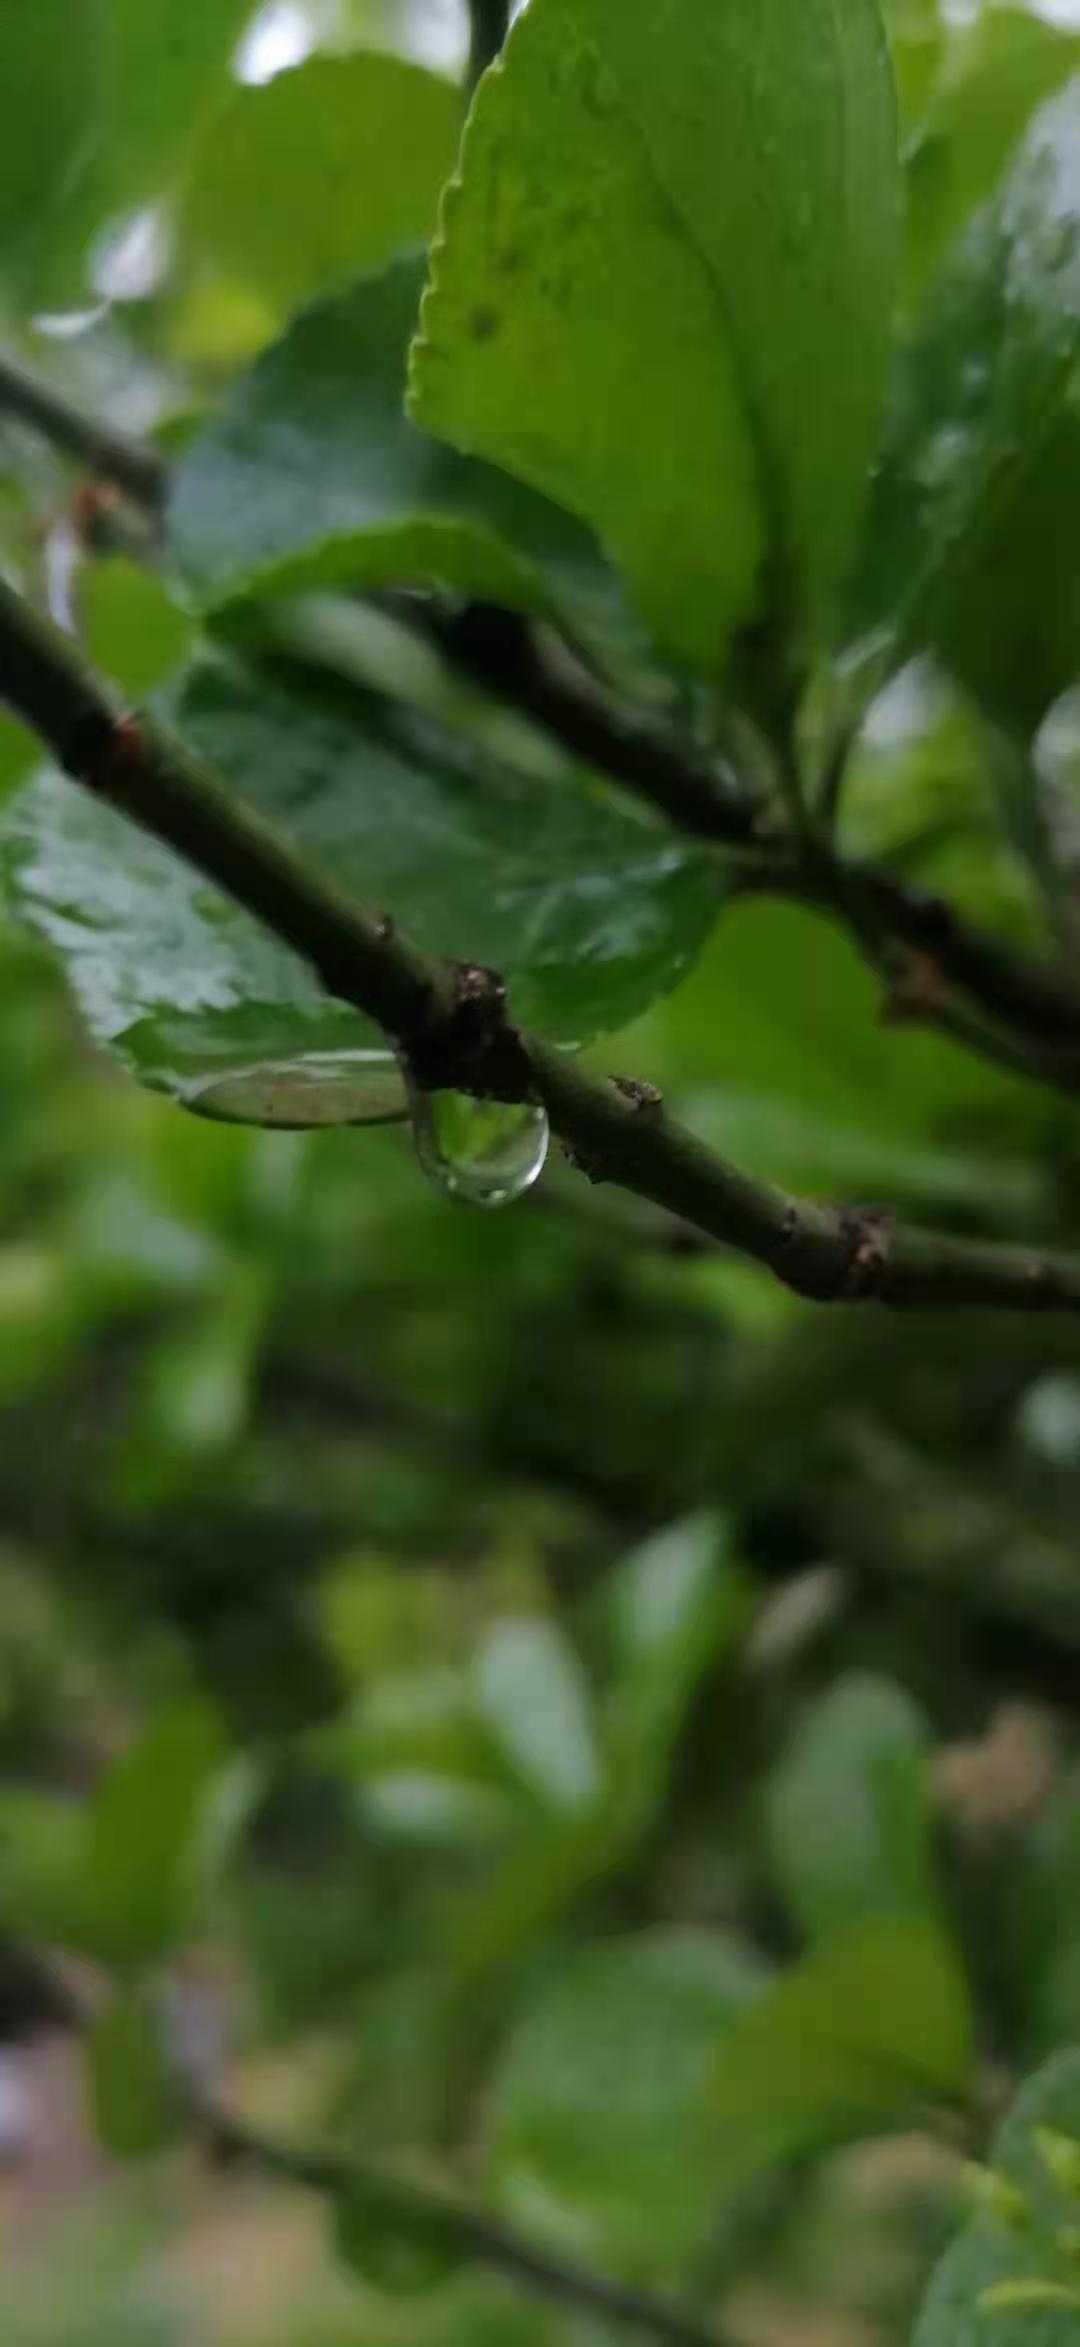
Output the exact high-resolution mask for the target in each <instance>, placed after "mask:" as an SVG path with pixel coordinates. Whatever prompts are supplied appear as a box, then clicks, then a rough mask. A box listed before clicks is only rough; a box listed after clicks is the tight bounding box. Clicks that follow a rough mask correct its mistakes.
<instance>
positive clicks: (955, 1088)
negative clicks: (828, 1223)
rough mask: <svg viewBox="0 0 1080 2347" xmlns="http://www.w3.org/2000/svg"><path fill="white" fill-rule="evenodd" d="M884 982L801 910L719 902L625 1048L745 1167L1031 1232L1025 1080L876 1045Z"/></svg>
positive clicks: (1029, 1110)
mask: <svg viewBox="0 0 1080 2347" xmlns="http://www.w3.org/2000/svg"><path fill="white" fill-rule="evenodd" d="M880 1000H881V998H880V987H879V985H878V984H877V982H876V981H875V980H874V978H873V977H872V976H871V974H870V973H869V972H868V971H867V969H866V968H865V965H863V964H861V963H860V959H859V955H858V952H857V950H856V948H855V946H854V945H853V944H852V942H851V940H850V939H849V938H847V937H845V936H843V935H842V934H841V933H840V931H839V930H838V929H837V928H836V927H835V926H834V925H833V924H832V923H830V922H828V921H826V920H825V919H823V918H822V916H821V915H819V914H817V913H811V912H807V911H804V910H803V909H802V908H800V907H797V906H792V905H782V904H776V903H767V902H765V901H762V902H759V903H756V904H749V903H745V902H744V903H739V902H738V901H736V902H735V903H733V904H730V905H728V906H727V907H725V908H724V910H723V912H722V915H721V918H720V920H719V921H718V923H717V926H716V929H715V931H714V933H713V936H712V938H711V939H710V941H709V944H708V946H707V948H706V951H705V952H704V953H703V954H702V956H701V958H700V961H699V962H698V964H697V967H696V968H695V970H694V971H693V973H692V975H691V977H690V978H689V980H688V981H687V983H686V984H685V985H684V986H681V987H680V988H679V990H678V992H677V993H676V994H673V995H672V996H671V998H670V1000H668V1001H658V1002H657V1003H656V1005H655V1006H654V1008H653V1010H652V1011H651V1012H650V1013H649V1016H648V1018H647V1019H645V1020H643V1021H642V1022H641V1023H640V1025H639V1027H638V1028H637V1029H636V1031H635V1032H634V1033H632V1034H631V1035H630V1036H628V1037H627V1038H626V1041H625V1044H624V1045H623V1046H622V1048H623V1049H624V1051H625V1053H626V1055H627V1064H628V1065H630V1064H632V1065H633V1066H634V1068H635V1069H637V1070H638V1071H640V1072H641V1073H642V1074H643V1075H646V1076H651V1077H653V1078H654V1079H655V1080H656V1081H657V1082H659V1083H661V1084H662V1085H663V1086H664V1087H665V1089H666V1092H667V1095H668V1098H669V1099H671V1100H673V1101H677V1102H678V1103H679V1106H680V1108H681V1110H682V1112H683V1113H684V1114H685V1116H686V1118H687V1120H688V1121H689V1122H691V1123H692V1124H693V1126H694V1129H695V1131H697V1132H699V1133H701V1135H702V1136H703V1138H706V1139H708V1140H709V1141H710V1142H712V1143H713V1145H714V1146H715V1147H717V1148H718V1149H722V1150H723V1151H724V1152H725V1154H727V1155H729V1156H731V1157H733V1158H734V1159H735V1160H736V1162H737V1163H739V1164H742V1165H745V1166H747V1167H749V1168H750V1169H751V1170H752V1171H753V1172H755V1173H756V1174H758V1175H760V1176H762V1177H763V1178H766V1179H768V1180H771V1181H776V1182H780V1183H783V1184H785V1185H787V1186H790V1187H791V1188H793V1189H804V1190H810V1191H814V1192H817V1193H819V1194H820V1195H822V1196H824V1197H830V1196H831V1197H836V1196H840V1197H859V1198H880V1199H882V1200H895V1201H896V1202H897V1203H898V1204H899V1203H902V1202H903V1201H904V1200H912V1201H921V1202H922V1203H923V1204H924V1206H925V1207H926V1208H932V1209H933V1210H934V1211H937V1212H940V1211H941V1210H942V1209H943V1208H945V1209H948V1210H949V1211H952V1210H954V1209H957V1210H959V1211H961V1212H962V1213H965V1214H968V1213H970V1212H971V1210H972V1206H973V1204H974V1205H977V1206H979V1207H980V1208H981V1209H982V1210H983V1211H984V1212H985V1213H986V1214H987V1216H988V1217H991V1218H993V1219H994V1220H995V1221H998V1220H1000V1219H1002V1218H1008V1219H1009V1220H1010V1221H1011V1222H1012V1223H1013V1224H1014V1225H1015V1226H1016V1227H1018V1228H1022V1227H1024V1226H1025V1225H1026V1226H1028V1227H1029V1226H1030V1222H1031V1218H1032V1216H1033V1215H1034V1216H1037V1215H1038V1214H1040V1213H1041V1212H1045V1211H1047V1209H1048V1207H1049V1193H1048V1190H1047V1187H1046V1184H1045V1175H1044V1173H1043V1170H1042V1161H1041V1158H1040V1154H1039V1150H1038V1145H1037V1143H1038V1137H1039V1136H1040V1135H1042V1134H1044V1133H1045V1132H1046V1126H1045V1124H1044V1121H1043V1119H1044V1113H1045V1112H1044V1109H1043V1106H1042V1104H1041V1102H1040V1100H1039V1097H1038V1094H1037V1092H1036V1091H1035V1090H1034V1089H1033V1087H1032V1086H1031V1085H1030V1084H1025V1083H1023V1082H1022V1081H1020V1080H1019V1079H1016V1078H1012V1077H1009V1076H1007V1075H1004V1074H1002V1073H1001V1072H1000V1071H998V1070H996V1069H993V1068H990V1067H988V1066H987V1065H986V1064H985V1063H984V1062H980V1061H978V1060H976V1059H975V1058H973V1056H972V1055H971V1053H970V1052H964V1051H961V1050H960V1049H959V1048H958V1047H957V1045H955V1044H954V1043H951V1042H949V1041H947V1040H946V1039H945V1038H943V1037H941V1036H936V1035H933V1034H930V1033H929V1032H927V1031H919V1030H917V1029H915V1028H914V1027H901V1028H898V1029H897V1030H896V1032H895V1034H893V1035H891V1036H890V1039H889V1045H888V1049H883V1047H882V1036H881V1009H880Z"/></svg>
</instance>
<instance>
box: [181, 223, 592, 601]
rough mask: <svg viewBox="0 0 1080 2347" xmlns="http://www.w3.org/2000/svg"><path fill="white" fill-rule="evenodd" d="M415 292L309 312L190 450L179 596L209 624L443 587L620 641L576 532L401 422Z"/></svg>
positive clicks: (392, 287) (400, 267)
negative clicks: (320, 593)
mask: <svg viewBox="0 0 1080 2347" xmlns="http://www.w3.org/2000/svg"><path fill="white" fill-rule="evenodd" d="M422 282H423V266H422V263H421V262H420V261H419V260H417V259H415V258H413V259H404V260H401V261H399V262H397V263H395V264H394V266H393V267H391V268H389V269H387V270H386V272H385V273H384V274H383V275H382V276H380V277H375V278H369V279H364V280H362V282H361V283H360V284H358V285H356V286H353V287H351V288H350V290H349V291H348V292H346V293H343V294H340V295H338V296H335V297H334V298H333V299H332V300H329V301H324V302H320V303H317V304H315V305H314V306H313V307H312V308H311V309H309V310H307V311H305V312H304V314H303V316H302V317H300V318H298V319H297V321H296V323H295V325H293V326H292V327H291V328H290V330H289V332H288V333H287V334H286V335H284V336H283V338H282V340H281V341H280V342H278V343H276V344H275V345H274V347H273V348H272V349H271V350H269V351H267V352H266V353H265V354H264V356H263V357H262V358H261V359H260V360H259V361H258V362H257V364H256V365H255V366H254V367H253V368H252V369H251V370H250V372H249V373H248V374H246V375H242V376H241V377H240V378H239V380H238V381H237V382H236V383H235V384H234V385H233V386H232V388H231V390H230V392H229V393H228V395H227V397H226V399H225V400H224V402H223V403H222V405H221V407H220V408H219V409H217V411H216V412H215V414H214V415H213V417H212V418H211V420H210V422H209V423H208V424H207V425H206V427H205V429H204V430H203V431H202V432H201V433H199V434H198V435H197V437H196V438H195V439H193V440H192V441H191V442H190V443H189V444H188V446H187V448H186V450H185V451H184V453H183V455H182V456H181V459H180V462H179V464H178V465H177V467H176V470H175V474H174V477H173V483H172V492H171V497H170V503H169V511H168V515H167V530H168V541H169V546H170V550H171V553H172V556H173V559H174V561H175V562H176V563H177V565H178V566H179V568H180V570H181V572H182V573H183V575H184V578H185V581H186V584H187V588H188V591H189V592H190V593H191V595H192V596H193V597H194V599H195V600H196V601H197V603H198V604H199V605H200V607H201V608H202V609H204V610H211V611H213V610H215V609H217V608H218V607H220V606H221V605H223V604H226V603H229V602H238V603H242V602H243V601H244V600H245V599H247V598H251V597H254V596H261V597H268V596H270V595H284V594H287V593H295V592H296V591H297V590H298V589H301V588H305V587H313V586H321V585H328V584H329V585H334V584H345V585H348V586H351V587H354V588H361V587H378V586H386V585H399V586H400V585H407V586H420V587H443V588H447V589H449V590H451V591H458V592H464V593H466V594H469V595H474V596H478V597H480V598H482V599H487V600H490V601H493V602H501V603H509V604H510V605H512V606H514V607H515V608H518V607H520V608H521V609H524V610H528V611H535V612H538V613H539V614H541V615H542V616H547V617H550V618H559V617H564V618H565V620H566V622H567V624H568V625H569V626H570V628H571V631H572V632H579V633H581V634H582V635H583V636H584V637H585V638H586V639H587V640H589V641H590V642H595V641H599V643H600V644H601V646H604V645H605V644H606V643H607V641H608V638H609V637H610V636H611V635H612V634H617V635H618V636H619V637H620V639H621V638H622V637H623V636H625V634H626V632H627V631H628V629H629V627H630V621H629V618H628V615H626V614H625V612H624V610H623V607H622V604H621V599H620V597H619V594H618V590H617V587H616V585H615V582H614V580H613V578H612V576H611V574H610V572H609V571H608V570H607V569H606V567H605V565H604V564H603V562H602V561H601V559H600V555H599V553H598V550H597V548H596V546H595V544H594V542H593V541H592V539H591V538H590V537H589V535H588V532H587V531H585V530H583V529H582V528H581V526H580V524H579V523H578V522H575V521H573V520H571V518H570V517H569V515H567V514H565V513H562V512H560V510H559V508H558V507H557V506H555V505H550V504H549V503H548V502H547V500H546V499H545V498H542V497H538V496H536V494H535V493H534V492H533V491H532V490H530V489H526V488H524V487H522V485H521V483H520V482H517V481H514V480H512V479H510V478H509V476H508V475H506V474H504V473H498V472H496V471H495V469H494V467H493V466H490V465H484V464H476V463H471V462H468V461H466V460H464V459H463V458H461V457H458V456H454V455H452V454H451V453H450V451H448V450H447V449H445V448H440V447H439V445H438V443H437V442H436V441H433V440H429V439H427V438H426V436H425V435H424V434H423V433H421V432H417V431H415V430H414V428H413V426H412V425H411V424H410V423H408V422H407V421H406V418H405V414H404V409H403V401H404V391H405V362H406V355H407V351H408V346H409V339H410V336H411V334H412V331H413V327H414V325H415V322H416V314H417V309H418V305H419V300H420V288H421V284H422Z"/></svg>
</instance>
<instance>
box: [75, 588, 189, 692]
mask: <svg viewBox="0 0 1080 2347" xmlns="http://www.w3.org/2000/svg"><path fill="white" fill-rule="evenodd" d="M79 616H80V620H81V623H82V624H81V633H82V639H83V642H84V644H85V646H86V650H87V652H88V654H89V656H90V658H91V660H92V661H93V662H94V664H95V666H96V667H98V668H101V669H103V670H104V672H105V674H106V675H107V676H110V677H112V679H113V681H114V682H115V683H116V684H118V685H120V686H122V688H123V690H124V692H125V693H126V694H129V695H130V696H131V698H132V699H133V700H141V699H142V698H143V697H144V695H145V694H147V693H148V692H149V691H150V690H151V688H152V687H153V686H154V685H157V684H160V683H161V680H162V678H163V677H164V676H167V675H169V673H170V671H171V670H173V669H175V668H177V667H179V665H180V662H181V661H182V660H183V659H184V658H185V656H186V654H187V652H188V651H189V649H190V646H191V638H192V629H191V622H190V620H189V619H188V617H187V615H186V613H184V612H183V611H181V610H179V609H178V607H177V605H176V604H175V603H174V602H173V601H172V599H171V597H170V596H169V595H168V594H167V592H166V590H165V588H164V587H163V586H162V584H161V581H160V579H159V578H157V577H156V576H155V575H154V573H153V572H151V571H146V570H139V569H137V567H136V565H135V564H134V563H133V562H128V561H127V560H126V559H125V558H124V557H122V556H120V555H110V556H109V557H108V558H107V560H105V561H100V562H91V563H87V564H86V565H85V567H84V569H83V571H82V573H81V575H80V579H79Z"/></svg>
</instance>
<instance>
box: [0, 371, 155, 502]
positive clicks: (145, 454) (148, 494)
mask: <svg viewBox="0 0 1080 2347" xmlns="http://www.w3.org/2000/svg"><path fill="white" fill-rule="evenodd" d="M0 408H2V409H4V410H6V412H7V414H8V415H12V416H19V417H21V419H22V421H23V422H24V423H26V424H32V425H33V426H34V429H35V430H36V431H38V432H41V433H43V434H44V436H45V438H46V439H47V440H51V441H52V442H53V444H54V445H55V446H56V447H57V448H62V449H64V450H65V451H66V453H67V454H68V455H69V456H73V457H76V458H78V460H79V462H80V463H81V464H84V465H86V466H87V468H88V470H89V471H90V472H91V473H94V474H96V475H97V477H98V479H99V480H103V481H112V482H113V483H114V484H115V486H116V487H117V488H118V489H124V490H126V492H127V494H128V496H129V497H133V498H134V499H135V501H136V503H137V504H139V505H146V506H149V507H151V509H152V510H153V511H155V512H157V511H158V510H159V509H160V507H161V506H162V505H163V504H164V500H165V489H166V482H167V474H166V469H165V464H164V461H163V459H162V458H161V457H160V456H159V455H158V454H157V451H156V450H155V449H153V448H151V447H150V446H149V445H148V443H147V442H146V441H145V440H135V439H129V438H128V437H127V435H126V434H125V433H121V432H114V431H111V430H110V428H109V427H108V425H106V424H98V423H95V422H94V420H93V419H92V418H91V417H89V416H84V415H83V414H82V413H81V411H80V410H79V409H78V408H74V407H72V406H71V405H70V404H69V402H68V401H67V400H66V399H63V398H62V397H61V395H60V393H59V392H57V391H53V390H52V389H51V387H50V385H49V384H47V383H42V382H41V381H40V380H39V379H38V378H37V377H36V376H34V375H29V374H27V372H26V370H25V368H23V367H19V366H17V365H16V364H15V361H14V359H11V358H8V357H6V356H4V355H2V354H0Z"/></svg>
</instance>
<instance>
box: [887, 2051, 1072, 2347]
mask: <svg viewBox="0 0 1080 2347" xmlns="http://www.w3.org/2000/svg"><path fill="white" fill-rule="evenodd" d="M1042 2128H1051V2129H1053V2130H1054V2131H1055V2133H1056V2134H1058V2135H1061V2136H1065V2137H1067V2138H1069V2139H1071V2140H1072V2141H1073V2142H1076V2141H1077V2139H1078V2138H1080V2051H1077V2050H1075V2049H1071V2048H1070V2049H1069V2050H1068V2051H1067V2052H1063V2053H1059V2054H1056V2055H1055V2056H1054V2058H1053V2060H1052V2061H1050V2062H1047V2063H1046V2065H1045V2067H1044V2068H1043V2069H1042V2070H1039V2071H1037V2072H1036V2074H1035V2076H1034V2077H1033V2078H1029V2079H1028V2081H1027V2083H1026V2085H1025V2086H1024V2087H1022V2089H1021V2091H1020V2093H1019V2095H1018V2096H1017V2099H1016V2101H1015V2102H1014V2104H1013V2106H1012V2109H1011V2111H1010V2112H1009V2115H1008V2117H1007V2119H1006V2120H1005V2121H1004V2124H1003V2125H1002V2126H1001V2127H1000V2128H999V2130H998V2133H997V2135H996V2136H995V2138H994V2143H993V2147H992V2150H991V2154H990V2159H991V2164H992V2172H993V2173H994V2174H1000V2175H1001V2176H1002V2177H1004V2178H1005V2179H1006V2180H1007V2182H1008V2183H1009V2184H1011V2185H1012V2186H1013V2187H1014V2188H1018V2190H1019V2192H1020V2193H1021V2194H1022V2196H1023V2202H1024V2204H1025V2206H1026V2211H1027V2218H1026V2222H1024V2221H1020V2222H1017V2221H1016V2220H1015V2219H1014V2220H1013V2221H1012V2222H1005V2221H1003V2215H1001V2216H999V2215H996V2214H995V2213H994V2208H993V2196H992V2195H991V2194H987V2195H986V2196H985V2200H984V2206H983V2209H982V2212H981V2213H980V2214H979V2215H978V2216H976V2217H975V2218H973V2220H972V2222H971V2223H970V2224H968V2225H967V2226H965V2227H964V2229H963V2231H962V2232H961V2233H960V2234H959V2235H958V2237H957V2239H956V2240H955V2241H954V2242H953V2244H952V2246H951V2248H950V2249H948V2250H947V2251H946V2253H945V2256H944V2257H943V2259H942V2260H941V2263H940V2265H939V2266H938V2268H937V2271H936V2273H935V2275H934V2277H933V2280H932V2282H931V2284H930V2287H929V2290H928V2292H927V2294H926V2298H925V2299H924V2301H923V2307H922V2312H921V2314H920V2316H919V2320H918V2322H917V2324H916V2326H915V2333H914V2347H987V2342H988V2341H989V2342H992V2347H1059V2342H1060V2343H1061V2347H1064V2342H1065V2341H1067V2340H1071V2339H1073V2338H1074V2337H1080V2308H1078V2307H1077V2306H1076V2304H1075V2303H1074V2304H1073V2306H1072V2308H1071V2309H1070V2308H1068V2307H1063V2306H1062V2305H1061V2304H1060V2303H1058V2304H1055V2303H1054V2299H1053V2297H1051V2298H1050V2299H1049V2300H1048V2301H1047V2302H1046V2304H1045V2306H1042V2305H1040V2299H1039V2296H1038V2292H1039V2290H1040V2288H1041V2287H1043V2286H1045V2288H1047V2289H1049V2291H1050V2292H1052V2293H1053V2292H1055V2291H1059V2290H1060V2289H1061V2288H1062V2287H1064V2288H1067V2289H1071V2290H1072V2291H1073V2292H1075V2291H1076V2288H1077V2280H1078V2275H1077V2265H1076V2259H1075V2253H1074V2254H1073V2255H1072V2256H1070V2255H1069V2254H1068V2253H1067V2251H1066V2248H1065V2246H1064V2245H1063V2243H1062V2241H1061V2238H1060V2236H1061V2234H1062V2232H1063V2231H1064V2230H1065V2229H1067V2228H1075V2224H1076V2202H1075V2200H1074V2199H1073V2197H1072V2195H1071V2193H1069V2192H1068V2191H1066V2190H1064V2189H1063V2187H1062V2184H1061V2182H1060V2180H1057V2179H1055V2176H1054V2173H1053V2166H1052V2164H1051V2163H1049V2162H1048V2161H1047V2159H1046V2157H1045V2154H1044V2151H1043V2150H1042V2149H1041V2148H1040V2142H1039V2135H1040V2130H1041V2129H1042ZM1002 2208H1003V2211H1004V2200H1003V2202H1002ZM1011 2285H1015V2286H1016V2293H1017V2294H1016V2297H1015V2300H1014V2299H1013V2295H1012V2289H1011V2288H1010V2286H1011ZM997 2291H1000V2292H1001V2293H1002V2295H1001V2298H1000V2300H999V2302H998V2303H996V2304H993V2306H992V2307H991V2305H988V2304H987V2303H986V2294H987V2292H997ZM1029 2292H1032V2293H1035V2294H1034V2295H1032V2296H1030V2297H1029V2295H1028V2293H1029Z"/></svg>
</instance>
